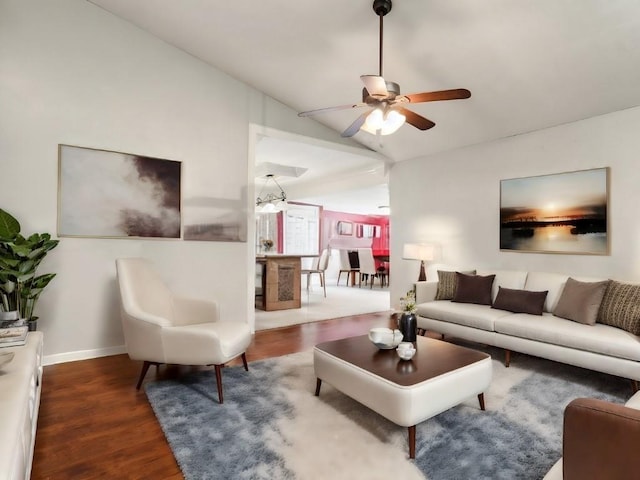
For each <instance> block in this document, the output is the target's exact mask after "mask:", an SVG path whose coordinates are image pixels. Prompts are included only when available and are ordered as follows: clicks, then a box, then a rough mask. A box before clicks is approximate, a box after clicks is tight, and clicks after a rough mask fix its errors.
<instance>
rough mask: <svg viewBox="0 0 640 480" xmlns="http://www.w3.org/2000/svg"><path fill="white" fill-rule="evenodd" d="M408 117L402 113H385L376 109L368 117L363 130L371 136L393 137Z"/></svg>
mask: <svg viewBox="0 0 640 480" xmlns="http://www.w3.org/2000/svg"><path fill="white" fill-rule="evenodd" d="M405 120H406V117H405V116H404V115H402V114H401V113H400V112H397V111H395V110H389V111H387V112H386V113H383V112H382V110H380V109H375V110H374V111H372V112H371V113H370V114H369V116H368V117H367V119H366V121H365V122H364V125H362V127H361V128H360V129H361V130H363V131H365V132H367V133H370V134H371V135H378V133H379V134H380V135H391V134H392V133H394V132H395V131H397V130H398V129H399V128H400V127H401V126H402V125H404V122H405Z"/></svg>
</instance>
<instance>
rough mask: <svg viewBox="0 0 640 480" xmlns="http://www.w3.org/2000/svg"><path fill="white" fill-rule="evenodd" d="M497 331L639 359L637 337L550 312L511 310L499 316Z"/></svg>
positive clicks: (598, 324)
mask: <svg viewBox="0 0 640 480" xmlns="http://www.w3.org/2000/svg"><path fill="white" fill-rule="evenodd" d="M494 326H495V329H496V332H498V333H502V334H505V335H511V336H515V337H520V338H526V339H529V340H535V341H539V342H544V343H550V344H553V345H561V346H564V347H568V348H575V349H577V350H584V351H587V352H593V353H600V354H603V355H608V356H611V357H618V358H625V359H627V360H634V361H640V348H638V340H639V339H638V337H636V336H635V335H633V334H631V333H629V332H626V331H624V330H622V329H619V328H613V327H610V326H608V325H603V324H600V323H596V324H595V325H594V326H591V325H583V324H580V323H576V322H572V321H569V320H566V319H564V318H559V317H556V316H554V315H552V314H550V313H543V314H542V316H537V315H529V314H526V313H512V314H510V315H506V316H503V317H499V318H496V320H495V322H494Z"/></svg>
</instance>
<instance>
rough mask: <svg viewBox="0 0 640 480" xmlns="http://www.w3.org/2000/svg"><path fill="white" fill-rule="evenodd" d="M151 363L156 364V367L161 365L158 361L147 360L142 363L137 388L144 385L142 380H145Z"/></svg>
mask: <svg viewBox="0 0 640 480" xmlns="http://www.w3.org/2000/svg"><path fill="white" fill-rule="evenodd" d="M151 365H155V366H156V369H157V368H158V367H159V366H160V364H159V363H158V362H147V361H146V360H145V361H144V363H143V364H142V371H141V372H140V378H138V384H137V385H136V390H140V386H141V385H142V381H143V380H144V377H145V375H146V374H147V372H148V371H149V367H150V366H151Z"/></svg>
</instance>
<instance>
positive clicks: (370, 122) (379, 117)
mask: <svg viewBox="0 0 640 480" xmlns="http://www.w3.org/2000/svg"><path fill="white" fill-rule="evenodd" d="M383 125H384V116H383V114H382V110H381V109H379V108H376V109H375V110H373V111H372V112H371V113H370V114H369V115H368V116H367V119H366V120H365V122H364V125H363V126H362V128H363V129H364V130H365V131H367V132H370V133H371V132H373V133H374V134H375V132H376V130H380V129H381V128H382V127H383Z"/></svg>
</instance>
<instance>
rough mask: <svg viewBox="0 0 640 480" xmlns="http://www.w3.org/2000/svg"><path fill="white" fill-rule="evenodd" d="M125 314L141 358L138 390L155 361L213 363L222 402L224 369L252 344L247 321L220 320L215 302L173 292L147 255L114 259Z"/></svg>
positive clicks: (134, 353)
mask: <svg viewBox="0 0 640 480" xmlns="http://www.w3.org/2000/svg"><path fill="white" fill-rule="evenodd" d="M116 270H117V276H118V284H119V287H120V299H121V318H122V327H123V331H124V338H125V344H126V348H127V353H128V354H129V357H130V358H131V359H132V360H142V361H143V362H144V363H143V365H142V372H141V373H140V378H139V379H138V383H137V385H136V389H139V388H140V386H141V385H142V381H143V379H144V377H145V375H146V373H147V371H148V370H149V367H150V366H151V365H156V366H158V365H160V364H163V363H166V364H178V365H214V366H215V373H216V383H217V387H218V398H219V400H220V403H223V392H222V367H223V366H224V364H225V363H226V362H228V361H229V360H231V359H233V358H235V357H238V356H241V357H242V362H243V364H244V368H245V370H247V371H248V370H249V368H248V366H247V357H246V355H245V351H246V349H247V347H248V346H249V343H250V342H251V331H250V329H249V326H248V325H247V324H246V323H242V322H229V321H222V320H220V318H219V313H218V305H217V303H216V302H214V301H209V300H198V299H191V298H185V297H179V296H176V295H173V293H172V292H171V291H170V290H169V289H168V288H167V286H166V285H165V284H164V282H163V281H162V279H161V278H160V277H159V276H158V275H157V273H156V272H155V271H154V270H153V268H152V266H151V264H150V262H149V261H147V260H145V259H143V258H119V259H117V260H116Z"/></svg>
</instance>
